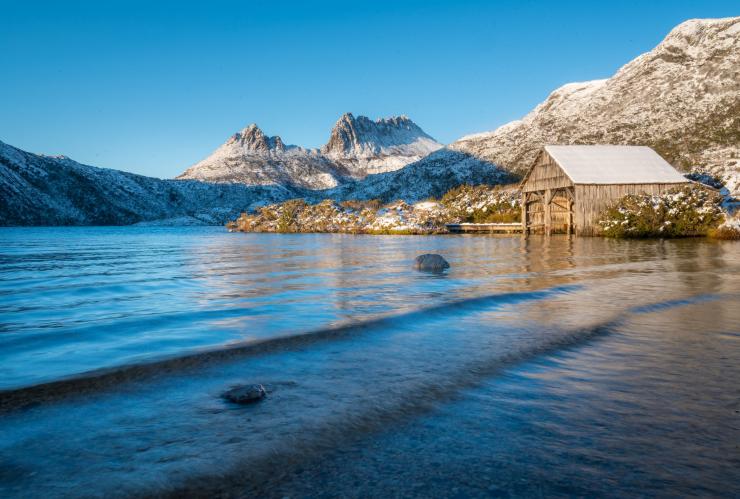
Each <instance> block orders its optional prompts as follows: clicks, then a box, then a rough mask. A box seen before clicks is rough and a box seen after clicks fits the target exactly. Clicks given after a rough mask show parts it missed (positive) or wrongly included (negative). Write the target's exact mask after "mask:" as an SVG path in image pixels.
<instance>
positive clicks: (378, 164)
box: [321, 113, 442, 178]
mask: <svg viewBox="0 0 740 499" xmlns="http://www.w3.org/2000/svg"><path fill="white" fill-rule="evenodd" d="M440 148H442V144H440V143H439V142H437V141H436V140H434V139H433V138H432V137H430V136H429V135H427V134H426V133H425V132H424V130H422V129H421V128H420V127H419V126H418V125H417V124H416V123H414V122H413V121H411V120H410V119H409V118H408V117H407V116H397V117H393V118H383V119H379V120H376V121H373V120H371V119H369V118H367V117H365V116H358V117H356V118H355V117H354V116H353V115H352V113H346V114H344V115H342V117H341V118H339V120H338V121H337V123H336V125H334V128H333V129H332V131H331V136H330V137H329V142H327V144H326V145H325V146H323V147H322V148H321V153H322V154H323V155H325V156H326V157H328V158H331V159H332V160H333V161H335V162H337V163H339V164H341V165H343V166H345V167H346V168H347V169H348V170H349V172H350V174H351V175H352V177H354V178H364V177H365V176H366V175H368V174H372V173H385V172H389V171H395V170H398V169H399V168H402V167H404V166H406V165H407V164H409V163H413V162H414V161H418V160H420V159H421V158H423V157H424V156H426V155H428V154H430V153H432V152H434V151H436V150H437V149H440Z"/></svg>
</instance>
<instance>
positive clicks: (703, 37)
mask: <svg viewBox="0 0 740 499" xmlns="http://www.w3.org/2000/svg"><path fill="white" fill-rule="evenodd" d="M599 143H602V144H603V143H608V144H641V145H648V146H650V147H652V148H654V149H655V150H656V151H658V153H660V154H661V155H662V156H663V157H664V158H665V159H666V160H668V161H669V162H670V163H672V164H673V165H674V166H676V167H677V168H679V169H682V170H683V171H688V170H691V169H696V168H698V169H704V170H709V171H710V172H712V173H713V174H715V175H716V176H719V177H720V178H722V179H723V180H724V181H725V183H726V184H727V186H728V188H729V189H730V190H731V191H733V192H734V193H735V194H736V195H738V194H740V17H734V18H725V19H695V20H690V21H686V22H684V23H682V24H680V25H679V26H677V27H676V28H674V29H673V30H672V31H671V32H670V33H669V34H668V36H667V37H666V38H665V39H664V40H663V41H662V42H661V43H660V44H659V45H658V46H657V47H655V48H654V49H653V50H651V51H650V52H647V53H645V54H643V55H641V56H639V57H637V58H636V59H634V60H633V61H631V62H629V63H628V64H626V65H625V66H623V67H622V68H621V69H620V70H619V71H617V73H616V74H615V75H614V76H612V77H611V78H608V79H605V80H595V81H590V82H584V83H569V84H567V85H564V86H562V87H560V88H558V89H557V90H555V91H554V92H552V93H551V94H550V95H549V97H548V98H547V99H546V100H545V101H544V102H543V103H541V104H540V105H538V106H537V107H536V108H535V109H534V110H532V111H531V112H530V113H529V114H527V115H526V116H525V117H524V118H522V119H521V120H518V121H514V122H511V123H508V124H506V125H504V126H502V127H500V128H498V129H497V130H494V131H493V132H487V133H481V134H476V135H471V136H467V137H463V138H461V139H459V140H457V141H456V142H454V143H452V144H450V145H449V146H448V148H449V149H451V150H454V151H459V152H461V153H465V154H466V155H469V156H471V157H474V158H477V159H480V160H482V161H487V162H490V163H493V164H496V165H499V166H501V167H502V168H504V169H506V170H508V171H510V172H513V173H519V174H521V173H523V172H525V171H526V170H527V168H528V167H529V166H530V164H531V162H532V161H533V159H534V157H535V155H536V154H537V151H538V150H539V149H540V148H541V147H542V146H544V145H546V144H599ZM423 161H424V160H423ZM450 166H452V165H450Z"/></svg>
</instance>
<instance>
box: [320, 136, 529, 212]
mask: <svg viewBox="0 0 740 499" xmlns="http://www.w3.org/2000/svg"><path fill="white" fill-rule="evenodd" d="M515 180H516V177H514V176H512V175H511V174H510V173H509V172H506V171H504V170H502V169H500V168H498V167H497V166H496V165H493V164H492V163H489V162H487V161H482V160H480V159H477V158H475V157H473V156H471V155H469V154H466V153H462V152H459V151H451V150H449V149H441V150H438V151H436V152H434V153H432V154H430V155H429V156H427V157H426V158H424V159H422V160H421V161H417V162H415V163H412V164H410V165H408V166H406V167H404V168H401V169H399V170H396V171H392V172H385V173H378V174H374V175H368V176H367V177H365V178H364V179H362V180H359V181H356V182H350V183H347V184H344V185H341V186H339V187H336V188H334V189H327V190H324V191H313V192H311V193H308V196H307V198H308V199H309V200H312V201H318V200H321V199H324V198H331V199H335V200H338V201H341V200H347V199H357V200H370V199H380V200H381V201H383V202H391V201H395V200H404V201H407V202H409V203H411V202H416V201H420V200H423V199H427V198H430V197H434V198H439V197H441V196H442V195H443V194H444V193H446V192H447V191H449V190H450V189H452V188H453V187H457V186H459V185H463V184H468V185H480V184H493V185H495V184H506V183H510V182H513V181H515Z"/></svg>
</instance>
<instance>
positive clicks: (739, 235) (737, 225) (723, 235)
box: [707, 218, 740, 241]
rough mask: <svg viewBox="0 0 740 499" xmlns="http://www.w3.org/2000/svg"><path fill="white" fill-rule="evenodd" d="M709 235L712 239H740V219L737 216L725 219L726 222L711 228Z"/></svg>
mask: <svg viewBox="0 0 740 499" xmlns="http://www.w3.org/2000/svg"><path fill="white" fill-rule="evenodd" d="M707 235H708V236H709V237H711V238H712V239H727V240H732V241H740V219H738V218H735V219H729V220H725V222H724V223H723V224H722V225H720V226H719V227H717V228H716V229H710V230H709V233H708V234H707Z"/></svg>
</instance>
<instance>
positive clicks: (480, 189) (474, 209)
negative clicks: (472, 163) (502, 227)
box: [441, 185, 521, 223]
mask: <svg viewBox="0 0 740 499" xmlns="http://www.w3.org/2000/svg"><path fill="white" fill-rule="evenodd" d="M441 203H442V204H443V205H444V206H445V207H446V208H447V209H448V211H449V213H450V215H451V216H452V217H454V218H456V219H459V220H456V221H458V222H468V223H511V222H519V221H521V208H520V206H519V193H518V192H517V191H516V190H514V189H511V188H509V189H506V188H498V187H489V186H485V185H478V186H470V185H461V186H459V187H456V188H454V189H451V190H450V191H448V192H447V193H446V194H445V195H444V196H442V199H441Z"/></svg>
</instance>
